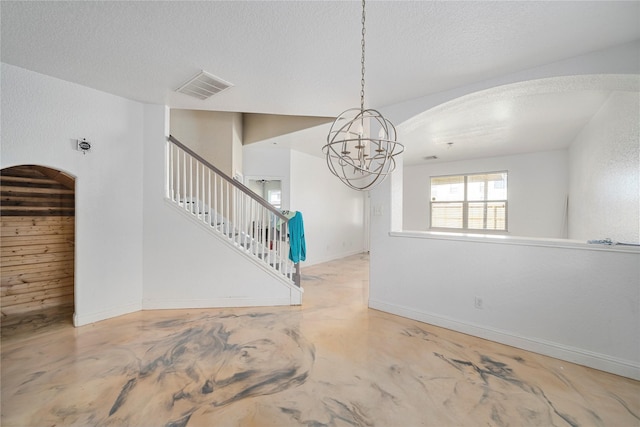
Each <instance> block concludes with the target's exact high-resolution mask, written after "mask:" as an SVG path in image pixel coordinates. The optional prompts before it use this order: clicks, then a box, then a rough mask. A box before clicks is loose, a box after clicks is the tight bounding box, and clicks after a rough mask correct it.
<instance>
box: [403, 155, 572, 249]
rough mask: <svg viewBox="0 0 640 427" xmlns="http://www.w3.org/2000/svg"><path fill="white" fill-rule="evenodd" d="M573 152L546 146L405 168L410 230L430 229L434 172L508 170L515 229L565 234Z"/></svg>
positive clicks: (543, 234)
mask: <svg viewBox="0 0 640 427" xmlns="http://www.w3.org/2000/svg"><path fill="white" fill-rule="evenodd" d="M568 166H569V162H568V152H567V151H566V150H560V151H545V152H539V153H529V154H520V155H513V156H503V157H492V158H485V159H474V160H465V161H458V162H445V163H432V164H424V165H418V166H405V168H404V194H403V200H404V210H403V225H404V227H403V228H404V229H405V230H417V231H427V230H428V229H429V178H430V177H431V176H438V175H458V174H468V173H476V172H494V171H504V170H506V171H508V172H509V177H508V198H509V205H508V222H509V224H508V229H509V233H508V234H509V235H512V236H528V237H552V238H563V237H567V235H566V225H565V224H566V216H565V207H566V197H567V195H568V192H569V172H568Z"/></svg>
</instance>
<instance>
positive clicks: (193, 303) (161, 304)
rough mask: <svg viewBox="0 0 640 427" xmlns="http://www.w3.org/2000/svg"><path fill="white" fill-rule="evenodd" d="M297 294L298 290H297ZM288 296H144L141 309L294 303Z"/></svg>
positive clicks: (257, 305)
mask: <svg viewBox="0 0 640 427" xmlns="http://www.w3.org/2000/svg"><path fill="white" fill-rule="evenodd" d="M297 293H298V294H299V292H297ZM294 304H295V301H292V299H291V298H290V297H289V298H286V297H285V298H282V297H280V298H212V299H184V300H180V299H173V298H171V299H163V298H146V299H144V300H143V301H142V309H143V310H170V309H182V308H228V307H268V306H278V305H294Z"/></svg>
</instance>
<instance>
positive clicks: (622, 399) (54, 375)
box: [1, 256, 640, 427]
mask: <svg viewBox="0 0 640 427" xmlns="http://www.w3.org/2000/svg"><path fill="white" fill-rule="evenodd" d="M367 263H368V260H367V257H366V256H353V257H349V258H346V259H344V260H340V261H336V262H330V263H326V264H322V265H317V266H312V267H308V268H303V285H304V287H305V290H306V292H305V295H304V305H303V306H302V307H279V308H245V309H216V310H214V309H209V310H167V311H143V312H139V313H134V314H131V315H126V316H121V317H119V318H116V319H112V320H107V321H103V322H99V323H95V324H92V325H88V326H83V327H81V328H73V327H70V326H69V325H68V324H65V325H60V324H57V325H52V327H51V328H39V329H37V330H31V331H27V333H18V332H16V331H14V332H13V333H11V334H7V335H6V336H5V337H4V338H3V340H2V350H1V353H2V390H1V391H2V397H1V399H2V400H1V403H2V407H1V410H2V418H1V424H2V426H4V427H9V426H21V427H23V426H67V425H74V426H89V425H90V426H187V425H188V426H189V427H194V426H305V427H318V426H402V427H407V426H506V425H510V426H615V427H618V426H622V427H624V426H639V425H640V383H639V382H637V381H633V380H630V379H626V378H622V377H618V376H615V375H611V374H607V373H604V372H600V371H596V370H593V369H589V368H585V367H581V366H578V365H573V364H570V363H566V362H563V361H559V360H556V359H552V358H548V357H544V356H540V355H537V354H534V353H529V352H526V351H522V350H518V349H515V348H512V347H507V346H503V345H500V344H496V343H493V342H489V341H485V340H481V339H477V338H474V337H470V336H468V335H463V334H458V333H455V332H452V331H448V330H445V329H441V328H437V327H433V326H430V325H426V324H422V323H419V322H415V321H412V320H408V319H403V318H400V317H396V316H392V315H387V314H385V313H382V312H379V311H374V310H369V309H367V306H366V302H367V281H368V278H367ZM177 285H179V284H177Z"/></svg>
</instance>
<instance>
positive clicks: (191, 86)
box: [176, 71, 233, 100]
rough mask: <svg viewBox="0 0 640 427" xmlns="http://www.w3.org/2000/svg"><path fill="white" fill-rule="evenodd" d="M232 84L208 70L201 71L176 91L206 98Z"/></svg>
mask: <svg viewBox="0 0 640 427" xmlns="http://www.w3.org/2000/svg"><path fill="white" fill-rule="evenodd" d="M231 86H233V85H232V84H231V83H229V82H225V81H224V80H222V79H221V78H219V77H216V76H214V75H213V74H209V73H207V72H206V71H201V72H200V73H198V75H196V76H195V77H193V78H192V79H191V80H189V81H188V82H186V83H185V84H183V85H182V86H180V87H179V88H178V89H176V92H180V93H184V94H185V95H189V96H193V97H194V98H198V99H202V100H204V99H207V98H209V97H210V96H212V95H215V94H216V93H220V92H222V91H223V90H225V89H228V88H230V87H231Z"/></svg>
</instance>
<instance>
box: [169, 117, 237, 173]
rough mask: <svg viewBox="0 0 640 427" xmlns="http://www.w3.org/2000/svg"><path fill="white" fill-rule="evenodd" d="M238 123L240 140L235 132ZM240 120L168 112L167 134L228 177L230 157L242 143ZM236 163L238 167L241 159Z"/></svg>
mask: <svg viewBox="0 0 640 427" xmlns="http://www.w3.org/2000/svg"><path fill="white" fill-rule="evenodd" d="M238 117H239V118H238ZM238 120H240V126H239V127H240V134H239V138H240V139H239V138H238V129H237V128H238V125H237V121H238ZM241 120H242V114H240V113H228V112H221V111H205V110H180V109H172V110H171V112H170V131H171V135H173V136H174V137H176V138H177V139H178V140H179V141H180V142H182V143H183V144H184V145H186V146H187V147H189V148H191V149H192V150H193V151H195V152H196V153H198V154H199V155H200V156H202V157H203V158H204V159H205V160H206V161H208V162H209V163H211V164H212V165H214V166H215V167H217V168H218V169H220V170H221V171H222V172H224V173H225V174H226V175H228V176H231V177H232V176H233V175H234V174H235V172H236V171H235V170H234V166H236V163H235V162H234V155H235V154H237V150H238V149H237V148H234V147H236V146H237V144H238V143H239V144H240V145H241V144H242V142H241V138H242V130H241V129H242V122H241ZM238 140H239V141H240V142H238ZM239 162H240V163H239V164H242V159H240V160H239Z"/></svg>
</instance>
